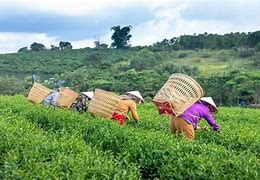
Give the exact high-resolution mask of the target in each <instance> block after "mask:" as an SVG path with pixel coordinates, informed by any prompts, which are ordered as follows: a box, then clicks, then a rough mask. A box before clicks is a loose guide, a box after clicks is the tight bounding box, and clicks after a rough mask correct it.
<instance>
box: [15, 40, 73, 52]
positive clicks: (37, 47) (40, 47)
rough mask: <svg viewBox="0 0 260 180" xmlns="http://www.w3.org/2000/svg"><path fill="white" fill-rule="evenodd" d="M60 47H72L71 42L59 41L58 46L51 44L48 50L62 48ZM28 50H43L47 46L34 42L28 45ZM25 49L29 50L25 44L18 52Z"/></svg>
mask: <svg viewBox="0 0 260 180" xmlns="http://www.w3.org/2000/svg"><path fill="white" fill-rule="evenodd" d="M62 49H72V45H71V43H70V42H66V41H60V42H59V46H55V45H51V49H50V50H62ZM30 50H32V51H43V50H47V47H46V46H45V45H44V44H42V43H37V42H34V43H32V44H31V45H30ZM25 51H29V49H28V47H27V46H26V47H22V48H20V49H19V50H18V52H25Z"/></svg>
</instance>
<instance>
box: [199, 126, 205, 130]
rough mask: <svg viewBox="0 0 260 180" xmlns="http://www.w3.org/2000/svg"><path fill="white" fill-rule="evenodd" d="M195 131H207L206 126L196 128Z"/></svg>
mask: <svg viewBox="0 0 260 180" xmlns="http://www.w3.org/2000/svg"><path fill="white" fill-rule="evenodd" d="M196 130H208V127H207V126H197V129H196Z"/></svg>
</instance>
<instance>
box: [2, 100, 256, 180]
mask: <svg viewBox="0 0 260 180" xmlns="http://www.w3.org/2000/svg"><path fill="white" fill-rule="evenodd" d="M138 111H139V112H140V117H141V120H142V121H141V122H140V123H139V124H134V123H132V122H131V121H129V122H127V123H126V125H125V126H119V125H118V124H117V123H116V122H113V121H112V120H108V119H103V118H98V117H96V118H94V117H93V116H91V115H89V114H88V113H87V114H84V115H79V114H77V113H73V112H69V111H65V110H60V109H45V108H44V107H43V106H41V105H34V104H31V103H30V102H28V101H27V100H26V99H25V98H24V97H22V96H14V97H8V96H7V97H0V112H1V113H0V114H1V115H0V137H1V139H2V141H1V143H0V153H1V154H0V155H1V156H0V177H1V179H6V178H11V179H14V178H15V179H27V178H28V179H31V178H35V177H37V178H38V179H46V178H47V179H48V178H54V177H55V178H58V179H63V178H65V179H66V178H69V179H90V178H92V179H103V178H105V179H111V178H113V179H140V178H142V179H195V178H196V179H218V178H224V179H226V178H227V179H232V178H234V179H259V165H260V161H259V153H260V152H259V150H260V147H259V145H260V135H259V133H257V132H258V126H259V122H260V119H259V117H260V114H259V111H258V110H254V109H246V108H220V109H219V113H218V114H217V115H215V118H216V120H217V121H218V123H219V124H220V126H221V128H222V132H223V133H222V134H221V133H215V132H213V131H210V130H208V131H198V132H196V140H195V141H193V142H190V141H187V140H186V139H184V138H182V137H174V136H172V135H171V134H170V132H169V129H168V118H166V117H165V116H160V115H159V114H158V112H157V110H156V108H155V107H154V106H153V105H152V104H145V105H143V106H140V107H138ZM202 124H204V122H202Z"/></svg>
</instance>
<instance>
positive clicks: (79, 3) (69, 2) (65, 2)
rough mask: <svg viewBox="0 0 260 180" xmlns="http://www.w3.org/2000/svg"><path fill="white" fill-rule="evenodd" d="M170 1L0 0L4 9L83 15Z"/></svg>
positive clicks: (153, 6) (154, 5) (152, 5)
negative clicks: (17, 8) (15, 8)
mask: <svg viewBox="0 0 260 180" xmlns="http://www.w3.org/2000/svg"><path fill="white" fill-rule="evenodd" d="M169 1H171V0H156V1H153V0H120V1H119V0H95V1H93V0H8V1H6V0H0V4H1V7H2V9H3V10H4V9H5V8H6V7H8V8H10V7H19V10H21V9H23V10H27V11H33V10H35V11H40V12H47V13H57V14H61V15H69V16H82V15H97V14H100V15H103V14H105V13H109V10H111V9H120V8H128V7H130V6H132V5H138V6H143V5H144V6H145V7H149V8H152V9H153V8H156V7H157V6H159V5H160V4H164V3H167V2H169ZM1 7H0V9H1Z"/></svg>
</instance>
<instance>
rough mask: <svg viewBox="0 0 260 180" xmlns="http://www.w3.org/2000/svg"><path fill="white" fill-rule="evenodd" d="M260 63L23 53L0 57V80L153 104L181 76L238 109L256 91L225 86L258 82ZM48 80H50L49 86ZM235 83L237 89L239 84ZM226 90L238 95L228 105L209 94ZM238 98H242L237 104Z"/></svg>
mask: <svg viewBox="0 0 260 180" xmlns="http://www.w3.org/2000/svg"><path fill="white" fill-rule="evenodd" d="M259 59H260V52H259V51H258V50H257V49H256V48H233V49H228V50H224V49H222V50H209V49H195V50H169V49H163V48H162V49H159V50H158V48H157V49H154V48H153V47H132V48H128V49H110V48H106V49H91V48H85V49H67V50H56V51H52V50H45V51H40V52H33V51H26V52H22V53H13V54H1V55H0V72H1V73H0V75H1V76H2V78H3V77H4V76H5V75H9V76H10V75H16V77H17V78H18V79H19V78H20V79H27V82H28V80H29V79H30V76H31V74H32V73H35V74H36V77H37V79H38V80H39V81H41V82H43V81H44V80H48V81H45V83H46V85H47V86H49V87H51V88H55V85H57V82H58V81H65V83H64V84H63V85H64V86H68V87H71V88H73V89H75V90H77V91H85V90H93V89H95V88H102V89H106V90H109V91H115V92H118V93H122V92H125V91H129V90H139V91H141V92H142V94H143V95H144V96H146V97H150V98H151V97H153V96H154V94H155V93H156V92H157V91H158V90H159V89H160V87H161V86H162V85H163V84H164V82H165V81H166V80H167V78H168V77H169V76H170V74H172V73H176V72H180V73H185V74H188V75H190V76H192V77H194V78H195V79H197V80H198V81H199V82H200V83H201V84H202V85H203V87H204V88H205V89H206V95H214V96H215V97H216V98H217V99H219V100H218V101H219V102H220V103H222V101H223V102H227V103H237V102H239V101H240V100H239V99H241V97H243V98H246V99H247V100H248V101H252V99H255V98H253V94H255V91H257V90H253V91H250V92H247V90H245V89H243V88H242V89H241V87H234V86H233V85H232V86H231V85H230V84H228V85H227V84H226V82H228V81H230V80H232V79H233V80H234V78H235V77H240V76H242V75H243V74H246V76H244V75H243V76H244V81H245V82H248V79H250V80H252V81H253V82H255V81H258V79H259V77H260V73H259V64H260V63H259V61H260V60H259ZM26 75H28V76H27V78H25V77H26ZM50 77H53V78H52V81H50V79H49V78H50ZM213 77H214V78H215V79H214V78H213ZM216 78H218V79H216ZM212 79H214V81H216V83H211V84H213V85H210V86H209V85H208V84H209V82H208V81H211V82H212V81H213V80H212ZM234 81H235V82H233V83H235V84H243V83H242V82H239V81H237V80H234ZM253 82H252V84H254V83H253ZM231 84H232V83H231ZM27 86H28V85H27ZM224 86H225V87H226V88H227V89H234V88H235V89H236V90H238V92H233V94H234V95H233V96H234V97H233V96H232V98H231V99H227V98H229V97H230V95H225V98H224V97H222V95H221V91H220V92H219V93H216V92H214V93H213V91H214V89H215V90H216V89H218V88H217V87H224ZM242 86H243V85H242ZM208 89H211V90H208ZM226 91H230V90H226ZM237 96H239V97H240V98H238V100H237V98H236V97H237ZM223 98H224V99H223Z"/></svg>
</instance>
